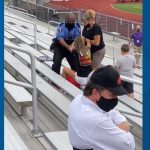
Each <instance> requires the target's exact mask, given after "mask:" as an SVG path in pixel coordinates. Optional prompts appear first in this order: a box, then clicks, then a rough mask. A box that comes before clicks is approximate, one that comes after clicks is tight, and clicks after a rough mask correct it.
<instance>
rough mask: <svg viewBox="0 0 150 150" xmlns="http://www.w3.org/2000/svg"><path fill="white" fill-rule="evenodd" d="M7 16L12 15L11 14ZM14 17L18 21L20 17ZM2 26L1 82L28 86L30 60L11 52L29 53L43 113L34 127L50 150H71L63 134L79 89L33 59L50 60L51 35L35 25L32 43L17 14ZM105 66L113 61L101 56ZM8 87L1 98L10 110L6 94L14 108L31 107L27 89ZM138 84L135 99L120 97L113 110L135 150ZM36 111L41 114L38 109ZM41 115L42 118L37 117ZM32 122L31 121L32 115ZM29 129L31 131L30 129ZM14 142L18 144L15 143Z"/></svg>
mask: <svg viewBox="0 0 150 150" xmlns="http://www.w3.org/2000/svg"><path fill="white" fill-rule="evenodd" d="M11 15H12V16H13V14H11ZM11 15H10V16H11ZM14 17H16V19H14ZM6 18H7V17H6ZM10 18H11V17H10ZM18 18H19V19H21V18H20V17H18ZM10 22H11V23H10ZM5 27H6V30H5V32H4V33H5V34H4V35H5V50H4V61H5V79H7V80H8V79H9V80H12V81H18V82H25V83H27V84H29V83H31V82H32V81H31V79H32V77H31V68H32V64H31V60H30V57H29V56H28V55H27V54H25V53H23V52H21V51H15V50H14V49H15V47H16V46H17V47H18V48H20V49H23V50H24V51H26V52H27V53H32V55H33V56H34V58H35V64H36V66H35V71H36V87H37V100H38V103H39V105H40V106H41V105H42V107H43V112H44V115H41V114H39V113H38V120H39V122H40V123H39V126H38V127H40V132H41V133H42V137H44V138H45V139H46V141H48V142H49V143H50V145H51V146H52V147H51V149H57V150H71V149H72V147H71V145H70V143H69V138H68V133H67V118H68V109H69V105H70V103H71V101H72V99H73V98H74V97H75V96H77V95H78V94H81V93H82V90H80V89H78V88H77V87H75V86H73V85H72V84H71V83H70V82H68V81H66V80H65V79H64V78H62V77H61V76H60V75H58V74H56V73H55V72H53V71H52V70H51V66H52V61H44V62H40V61H38V59H37V58H38V57H40V56H43V55H46V56H48V57H49V58H51V59H52V57H53V53H52V52H51V51H49V46H50V44H51V39H52V38H53V36H52V35H51V34H48V30H47V29H46V28H44V27H42V26H40V25H37V30H36V40H35V37H34V36H35V33H34V27H33V26H31V25H29V24H28V23H26V22H23V21H19V20H18V19H17V15H14V16H13V18H11V19H6V20H5ZM30 35H32V36H30ZM35 42H36V43H35ZM35 44H37V47H35ZM13 47H14V48H13ZM107 63H109V64H113V60H112V59H109V58H106V57H105V59H104V61H103V64H104V65H107ZM62 66H68V63H67V61H66V60H63V62H62ZM134 78H135V79H137V80H139V81H140V82H142V79H141V78H140V77H137V76H135V77H134ZM8 84H9V83H5V90H6V91H7V92H6V94H5V99H6V100H7V101H9V104H10V105H12V106H11V107H14V106H13V104H12V103H11V102H10V101H11V99H10V96H8V95H11V98H12V99H13V101H15V103H17V106H18V105H20V104H19V103H21V105H22V104H24V105H25V106H32V103H31V102H32V99H31V93H32V92H31V89H24V88H23V87H17V86H16V85H11V86H10V85H9V86H7V85H8ZM141 85H142V84H141ZM141 85H135V95H136V99H137V100H132V99H131V98H129V97H128V96H120V97H119V104H118V106H117V107H116V109H118V110H119V111H120V112H121V113H123V114H124V115H125V116H126V117H127V119H128V121H129V122H130V124H131V126H132V128H131V132H132V133H133V135H134V136H135V140H136V144H137V146H136V149H137V150H141V147H142V128H143V125H142V103H143V102H142V86H141ZM21 89H22V90H21ZM13 90H14V91H13ZM15 91H17V92H15ZM23 91H24V92H23ZM25 91H26V92H25ZM18 92H19V93H18ZM21 93H24V94H21ZM19 94H21V96H20V97H18V96H19ZM29 97H30V98H29ZM17 99H20V100H19V101H23V102H17ZM25 101H27V102H25ZM24 105H23V106H24ZM32 107H34V106H32ZM40 108H41V107H40ZM29 110H30V109H29ZM39 111H40V112H41V110H39ZM29 112H30V111H29ZM45 112H46V113H47V114H48V115H47V114H46V115H45ZM36 113H37V112H36ZM41 116H42V119H41V118H40V117H41ZM47 116H48V117H47ZM43 117H45V118H43ZM46 117H47V118H46ZM54 118H55V119H56V121H53V120H55V119H54ZM32 119H33V120H34V116H33V118H32ZM49 119H50V120H52V122H48V120H49ZM24 120H25V121H24V123H25V124H26V122H28V121H27V120H28V117H27V118H24ZM41 120H42V121H41ZM6 122H7V120H6ZM31 122H32V121H31ZM41 122H42V123H41ZM55 122H57V123H58V122H59V127H58V128H55V126H57V124H54V127H52V124H53V123H55ZM7 124H8V123H6V127H7ZM41 124H42V126H41ZM43 124H48V125H47V126H50V127H45V126H44V125H43ZM33 128H34V127H33ZM33 128H31V130H32V129H33ZM7 130H9V129H7ZM41 130H42V131H41ZM64 130H65V131H64ZM38 131H39V130H38ZM5 138H6V139H7V138H8V136H7V135H6V136H5ZM15 138H16V136H15ZM17 139H18V138H16V139H15V141H17ZM7 140H8V139H7ZM31 140H32V139H31ZM41 141H42V142H43V139H42V140H40V142H41ZM42 142H41V143H42ZM18 143H21V142H19V141H18ZM43 143H44V144H43ZM43 143H42V144H41V145H42V146H43V147H44V148H43V149H48V148H47V147H48V146H47V144H46V146H45V143H46V142H45V141H44V142H43ZM16 144H17V143H16ZM11 145H12V143H11ZM21 145H24V144H21ZM23 147H24V146H23ZM25 147H26V148H27V146H25ZM27 149H28V148H27ZM32 149H34V148H32ZM40 149H41V148H39V150H40ZM22 150H24V148H22Z"/></svg>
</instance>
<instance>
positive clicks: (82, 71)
mask: <svg viewBox="0 0 150 150" xmlns="http://www.w3.org/2000/svg"><path fill="white" fill-rule="evenodd" d="M73 54H74V57H75V62H76V71H77V75H78V76H79V77H88V75H89V73H90V72H91V71H92V65H91V64H89V65H84V66H82V65H80V61H79V55H78V52H77V51H74V52H73Z"/></svg>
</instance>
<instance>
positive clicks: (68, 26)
mask: <svg viewBox="0 0 150 150" xmlns="http://www.w3.org/2000/svg"><path fill="white" fill-rule="evenodd" d="M66 27H67V28H68V30H69V31H70V30H72V29H73V28H74V23H66Z"/></svg>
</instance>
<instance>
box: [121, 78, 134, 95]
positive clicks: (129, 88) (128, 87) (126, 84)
mask: <svg viewBox="0 0 150 150" xmlns="http://www.w3.org/2000/svg"><path fill="white" fill-rule="evenodd" d="M122 86H123V87H124V88H125V89H126V91H127V92H128V94H131V93H133V92H134V90H133V83H129V82H126V81H122Z"/></svg>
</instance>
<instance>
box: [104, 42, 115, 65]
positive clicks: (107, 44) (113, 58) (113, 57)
mask: <svg viewBox="0 0 150 150" xmlns="http://www.w3.org/2000/svg"><path fill="white" fill-rule="evenodd" d="M105 45H106V46H109V47H111V48H112V50H113V56H112V57H110V58H111V59H112V60H113V66H115V52H114V51H115V48H114V47H113V46H112V45H111V44H109V43H105ZM107 57H109V56H107Z"/></svg>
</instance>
